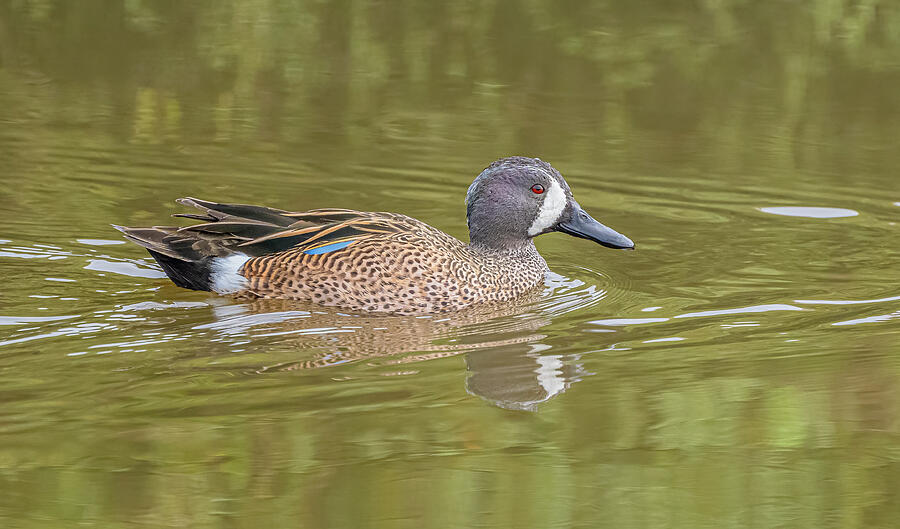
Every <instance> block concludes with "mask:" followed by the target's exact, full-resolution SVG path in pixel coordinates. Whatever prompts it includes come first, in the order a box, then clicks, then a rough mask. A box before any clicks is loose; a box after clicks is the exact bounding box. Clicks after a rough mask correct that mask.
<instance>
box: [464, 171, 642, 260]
mask: <svg viewBox="0 0 900 529" xmlns="http://www.w3.org/2000/svg"><path fill="white" fill-rule="evenodd" d="M466 219H467V222H468V224H469V239H470V241H471V242H472V244H476V245H479V246H487V247H491V248H497V249H507V248H508V249H514V248H517V247H520V246H522V245H523V244H527V243H528V242H529V241H531V239H533V238H534V237H536V236H538V235H541V234H542V233H547V232H551V231H560V232H563V233H568V234H569V235H573V236H575V237H581V238H583V239H590V240H592V241H594V242H597V243H599V244H602V245H603V246H606V247H608V248H619V249H634V243H633V242H631V239H629V238H628V237H626V236H624V235H622V234H621V233H618V232H617V231H615V230H613V229H611V228H608V227H606V226H604V225H603V224H600V223H599V222H597V220H595V219H594V218H593V217H591V216H590V215H588V214H587V212H586V211H584V209H582V208H581V206H580V205H579V204H578V202H576V201H575V199H574V198H573V197H572V191H571V190H570V189H569V184H568V183H566V180H565V178H563V177H562V175H561V174H559V171H557V170H556V169H554V168H553V166H551V165H550V164H549V163H547V162H545V161H542V160H540V159H539V158H526V157H523V156H512V157H509V158H502V159H500V160H497V161H496V162H494V163H492V164H491V165H489V166H488V167H487V168H486V169H485V170H484V171H482V172H481V174H480V175H478V177H477V178H475V181H474V182H472V185H471V186H469V192H468V193H467V194H466Z"/></svg>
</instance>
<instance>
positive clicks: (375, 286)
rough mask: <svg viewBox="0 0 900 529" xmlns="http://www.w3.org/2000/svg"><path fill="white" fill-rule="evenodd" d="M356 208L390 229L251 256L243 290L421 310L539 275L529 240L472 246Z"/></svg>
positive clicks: (525, 285)
mask: <svg viewBox="0 0 900 529" xmlns="http://www.w3.org/2000/svg"><path fill="white" fill-rule="evenodd" d="M359 214H360V216H366V217H368V218H371V217H373V216H377V217H378V219H379V220H380V221H381V222H382V226H385V225H389V226H390V227H391V228H393V229H392V230H391V231H389V232H386V231H384V230H382V231H380V232H377V233H367V234H365V235H364V236H360V237H358V238H357V239H356V240H355V242H354V243H353V244H351V245H350V246H349V247H347V248H344V249H341V250H336V251H332V252H329V253H325V254H321V255H307V254H305V253H303V249H302V248H292V249H289V250H287V251H284V252H280V253H277V254H271V255H264V256H260V257H256V258H253V259H251V260H249V261H248V262H247V263H246V264H245V265H244V267H243V268H242V270H241V274H242V275H244V276H245V277H246V278H247V279H248V280H249V285H248V288H247V291H246V292H244V293H243V294H245V295H252V296H257V297H261V298H280V299H297V300H303V301H311V302H314V303H318V304H321V305H326V306H339V307H343V308H346V309H347V310H351V311H365V312H387V313H393V314H428V313H437V312H447V311H455V310H459V309H462V308H465V307H468V306H471V305H473V304H476V303H482V302H486V301H508V300H511V299H514V298H517V297H519V296H520V295H522V294H523V293H524V292H526V291H528V290H531V289H533V288H535V287H536V286H538V285H540V284H542V282H543V277H544V272H545V271H546V270H547V264H546V262H545V261H544V260H543V258H541V256H540V255H539V254H538V253H537V250H536V249H535V248H534V245H533V244H530V241H529V244H525V245H523V246H522V247H521V248H518V249H516V250H514V251H506V252H500V251H493V250H488V249H478V248H472V247H470V246H468V245H466V244H464V243H462V242H461V241H459V240H457V239H455V238H453V237H451V236H449V235H447V234H446V233H444V232H442V231H440V230H437V229H435V228H433V227H431V226H429V225H427V224H425V223H423V222H421V221H418V220H416V219H413V218H411V217H407V216H405V215H399V214H380V213H370V212H366V213H359Z"/></svg>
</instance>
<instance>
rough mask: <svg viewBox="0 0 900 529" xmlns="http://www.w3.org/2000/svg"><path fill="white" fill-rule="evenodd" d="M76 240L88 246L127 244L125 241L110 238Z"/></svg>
mask: <svg viewBox="0 0 900 529" xmlns="http://www.w3.org/2000/svg"><path fill="white" fill-rule="evenodd" d="M75 242H78V243H81V244H86V245H88V246H113V245H117V244H125V241H116V240H110V239H75Z"/></svg>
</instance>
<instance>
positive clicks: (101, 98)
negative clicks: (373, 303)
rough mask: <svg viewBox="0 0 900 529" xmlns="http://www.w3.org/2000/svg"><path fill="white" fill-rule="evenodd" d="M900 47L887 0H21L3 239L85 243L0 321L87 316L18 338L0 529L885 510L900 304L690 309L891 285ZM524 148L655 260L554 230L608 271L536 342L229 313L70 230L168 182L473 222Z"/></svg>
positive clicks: (31, 265) (227, 193) (167, 196)
mask: <svg viewBox="0 0 900 529" xmlns="http://www.w3.org/2000/svg"><path fill="white" fill-rule="evenodd" d="M898 57H900V9H898V7H897V5H896V2H893V1H889V0H881V1H878V0H864V1H857V0H820V1H815V2H806V3H790V2H779V3H771V2H751V1H746V0H718V1H700V2H692V3H690V2H689V3H684V2H682V3H678V2H662V1H651V2H613V1H601V2H576V1H564V2H559V1H549V0H547V1H543V0H529V1H527V2H513V1H507V0H489V1H483V2H452V3H446V4H439V3H435V2H424V1H422V2H411V1H406V2H403V1H400V2H376V1H371V2H367V1H355V2H353V1H349V0H345V1H333V2H322V1H299V2H286V1H279V0H266V1H260V0H244V1H240V2H232V1H202V2H177V1H166V2H158V1H140V0H128V1H100V0H90V1H79V2H72V1H63V0H58V1H53V0H40V1H39V0H9V1H4V2H0V183H2V184H3V186H2V189H0V215H2V218H3V220H4V222H3V223H2V226H0V238H2V239H4V240H10V241H12V242H11V243H9V244H6V243H4V244H3V247H4V248H6V247H7V246H10V247H12V246H24V247H27V248H31V249H34V248H36V246H35V245H37V244H55V245H57V246H59V248H60V250H59V253H57V254H53V255H51V257H61V258H62V259H59V260H53V261H51V260H49V259H48V258H45V257H46V256H45V257H41V258H33V259H32V258H29V259H26V258H23V257H22V256H21V254H22V253H23V252H22V251H19V250H8V249H4V250H3V251H5V252H8V253H11V254H14V256H13V257H9V256H8V255H5V256H3V257H0V259H3V260H2V261H0V273H2V274H0V275H2V276H3V277H4V279H5V281H4V286H3V288H2V289H0V315H3V316H23V317H37V316H74V318H72V319H69V320H59V321H57V322H47V323H42V324H35V325H34V326H32V327H27V326H24V325H22V326H18V327H14V328H13V327H2V328H0V341H3V340H6V339H13V340H19V339H23V338H26V339H28V341H20V342H17V343H14V344H10V345H4V346H0V373H2V374H3V377H4V378H3V380H4V384H3V386H2V387H0V403H2V406H0V492H2V494H0V524H2V525H3V526H5V527H7V526H8V527H23V528H47V527H71V526H73V525H75V524H85V525H97V526H102V527H111V528H113V527H134V526H148V527H160V526H175V527H177V526H182V527H258V526H271V527H416V528H420V527H442V528H443V527H480V526H485V527H494V526H496V527H542V528H543V527H591V528H594V527H610V528H617V529H618V528H624V527H679V528H681V527H683V528H691V529H694V528H698V527H714V528H720V527H748V526H753V527H766V528H768V527H815V528H822V527H860V528H872V527H894V526H896V524H897V520H898V519H900V498H898V494H897V490H898V489H900V488H898V476H900V413H898V410H900V390H898V388H900V362H898V357H897V353H896V351H897V346H898V345H900V341H898V338H897V332H896V325H897V324H896V321H897V320H896V317H894V316H892V315H895V314H896V311H897V310H898V307H897V304H896V302H895V301H890V300H888V301H886V302H880V303H877V304H862V305H858V306H857V305H853V306H847V307H844V306H839V305H802V308H804V310H803V311H786V312H783V313H748V314H738V315H734V316H728V317H724V318H723V317H716V316H710V317H703V318H680V319H679V318H677V316H679V315H683V314H690V313H698V312H703V311H714V310H730V309H734V308H739V307H750V306H759V305H768V304H772V305H774V304H792V303H794V301H795V300H797V299H801V300H878V299H888V298H890V297H891V296H896V295H897V292H896V290H892V289H896V285H897V284H900V277H898V272H897V267H896V251H895V247H896V244H895V241H896V227H895V225H894V224H891V223H895V222H896V221H897V214H898V212H900V210H898V208H897V207H896V206H895V205H893V203H894V202H897V201H900V187H898V182H900V180H898V178H897V174H896V172H897V167H900V151H898V149H897V137H898V133H900V130H898V125H897V124H898V123H900V90H897V86H898V81H900V62H898V60H897V58H898ZM512 153H521V154H531V155H539V156H541V157H543V158H546V159H548V160H551V161H553V163H554V164H556V165H557V166H559V167H560V169H561V170H563V172H564V173H566V175H567V177H568V179H569V181H570V182H572V185H573V189H574V191H575V193H576V196H577V197H578V198H579V201H580V202H581V203H582V204H583V205H585V207H586V208H587V209H590V210H600V211H602V212H604V214H603V215H602V216H601V218H603V219H604V221H605V222H609V223H610V224H611V225H614V226H623V227H626V226H627V227H628V233H629V234H630V235H631V234H632V233H633V234H634V236H635V239H636V240H638V241H639V247H640V248H641V249H640V250H639V251H638V252H634V255H629V256H608V255H607V254H597V253H591V252H590V251H589V250H586V249H585V248H584V247H583V246H577V245H573V244H571V242H568V241H562V240H561V239H553V238H552V237H548V238H547V239H546V240H543V241H541V243H540V244H541V245H542V249H543V250H544V251H545V254H546V255H547V257H548V261H550V262H551V265H552V266H553V267H554V268H560V267H565V266H569V267H571V268H570V269H568V270H566V272H567V275H569V276H571V277H574V278H577V279H580V280H582V281H585V282H586V283H587V284H588V285H599V286H598V289H604V288H605V289H607V290H608V292H605V293H604V295H603V296H595V298H596V299H594V298H592V299H593V301H590V302H584V304H583V305H580V306H579V307H578V308H576V310H573V311H569V312H564V311H559V312H557V313H550V314H549V315H548V314H542V315H539V316H538V317H534V318H530V319H529V318H525V319H516V318H515V314H512V315H504V317H506V318H509V319H508V320H507V319H504V320H502V325H508V324H509V322H510V321H513V322H518V323H520V324H521V327H516V326H502V327H501V328H499V330H498V327H497V326H500V325H501V324H498V323H496V322H495V321H490V322H484V321H481V320H479V321H477V322H468V326H466V324H465V322H464V323H462V324H460V323H459V322H452V323H449V324H440V323H434V322H425V323H420V324H415V323H410V322H403V321H400V322H396V321H395V322H392V323H390V324H382V323H380V322H365V324H363V325H359V327H361V328H362V329H363V330H362V331H357V332H355V333H353V334H352V335H351V334H348V335H346V336H339V337H337V338H334V336H331V337H328V336H326V337H325V338H323V337H321V336H315V337H311V338H309V339H308V340H306V341H303V340H301V339H297V338H296V336H292V337H290V338H284V337H278V336H261V334H262V331H259V332H256V331H252V332H247V333H246V334H235V335H229V334H228V333H227V332H225V331H223V330H222V329H221V328H217V329H213V330H212V331H210V330H209V326H210V325H214V324H216V323H221V322H222V321H223V320H225V319H227V318H225V317H223V316H221V315H220V314H217V313H216V310H217V309H218V310H219V311H222V312H225V311H227V310H228V309H229V308H233V305H230V304H228V303H227V302H226V303H224V304H223V305H216V306H213V307H206V306H203V304H204V303H207V301H208V300H207V299H206V298H202V297H199V298H198V297H197V295H196V294H193V293H187V292H181V291H177V290H175V289H173V288H171V287H168V286H161V285H162V284H163V283H162V282H160V281H155V280H153V279H152V278H146V277H132V276H127V275H122V274H116V273H109V274H108V275H101V274H98V273H97V272H96V270H91V269H87V268H85V265H86V262H87V260H88V259H104V260H107V261H110V262H116V263H121V262H127V261H126V260H128V259H132V260H136V259H139V258H143V255H142V254H141V252H140V251H139V249H137V248H130V247H125V246H122V247H119V246H114V247H109V248H106V247H104V248H103V249H102V251H100V252H96V253H90V251H91V250H95V251H96V250H97V249H96V248H92V247H91V248H88V247H84V246H79V245H77V244H76V243H75V242H73V241H75V240H76V239H77V238H98V239H113V238H115V237H116V235H115V232H113V231H112V230H110V229H108V228H107V224H108V223H111V222H116V223H122V224H142V223H148V222H149V223H153V222H159V219H161V218H163V216H164V214H166V213H168V212H174V211H175V209H174V206H173V205H172V200H173V199H174V198H176V197H179V196H183V195H201V196H206V197H208V198H211V199H216V200H223V201H224V200H240V201H246V202H256V203H267V204H271V205H273V206H282V207H289V208H292V209H302V208H312V207H325V206H341V207H355V208H359V209H365V208H371V209H378V210H397V211H403V212H405V213H409V214H413V215H416V216H418V217H420V218H423V219H424V220H426V221H428V222H430V223H432V224H435V225H437V226H439V227H441V228H442V229H446V230H447V231H449V232H451V233H453V234H454V235H458V236H464V234H465V223H464V210H463V207H462V198H463V195H464V192H465V186H466V185H468V183H469V182H470V181H471V178H472V177H473V176H474V175H475V174H477V172H478V171H479V170H480V169H481V167H483V166H484V165H486V164H487V163H488V162H490V161H491V160H493V159H495V158H497V157H499V156H501V155H506V154H512ZM769 206H821V207H844V208H849V209H853V210H854V211H858V212H860V215H859V216H858V217H854V218H851V219H833V220H828V221H821V220H811V219H800V220H797V219H789V218H785V217H776V216H772V215H768V214H766V213H763V212H761V211H760V210H759V208H761V207H769ZM17 252H18V253H17ZM48 255H49V254H48ZM138 264H140V265H142V266H145V265H146V263H145V262H141V261H138ZM45 277H51V278H52V277H61V278H68V279H74V280H75V283H69V284H64V283H55V282H48V281H45V280H44V278H45ZM120 291H121V292H120ZM35 294H37V295H44V296H57V297H55V298H33V297H29V296H33V295H35ZM69 297H71V298H77V299H75V300H68V301H62V300H61V298H69ZM148 300H149V301H153V302H157V303H160V304H163V308H161V309H160V308H158V307H157V308H156V309H153V310H150V309H147V310H137V309H133V310H125V309H122V307H123V306H128V305H133V304H138V303H144V302H147V301H148ZM174 301H178V302H185V303H194V304H195V305H193V306H189V305H185V306H182V307H181V308H178V307H175V306H171V305H172V302H174ZM197 305H200V306H199V307H198V306H197ZM185 307H186V308H185ZM192 307H193V308H192ZM222 307H224V309H223V308H222ZM649 307H659V309H658V310H655V311H652V312H648V313H644V312H642V309H645V308H649ZM41 309H47V310H46V311H42V310H41ZM249 310H250V311H251V312H252V311H253V310H255V309H253V308H250V309H249ZM278 310H285V309H278ZM103 311H107V312H103ZM258 312H260V313H266V312H272V309H259V310H258ZM109 313H112V316H110V315H109ZM113 316H114V317H113ZM126 316H127V317H126ZM870 316H885V317H886V319H884V320H883V321H881V322H873V323H864V324H860V325H852V326H833V325H832V324H833V323H835V322H841V321H844V322H846V321H851V320H854V319H859V318H865V317H870ZM651 317H653V318H659V321H657V322H656V323H647V324H635V325H628V326H621V327H609V328H607V327H604V326H602V325H599V324H596V323H591V322H596V321H602V320H613V319H624V318H627V319H636V318H651ZM333 318H334V315H327V318H319V319H316V320H313V319H312V318H310V319H305V320H299V321H294V322H287V323H277V324H272V325H271V326H269V327H266V328H265V329H264V331H266V332H284V333H286V332H292V331H295V330H297V328H299V329H301V330H302V329H304V328H311V327H322V326H327V325H333V324H334V321H333ZM323 320H324V321H323ZM313 321H315V324H313ZM343 323H344V324H347V325H349V324H348V323H347V322H346V321H345V322H343ZM356 323H359V322H356ZM94 324H96V325H100V324H103V325H108V326H109V327H103V328H101V327H97V329H98V330H96V331H90V330H89V328H87V327H77V326H78V325H94ZM480 325H481V326H480ZM203 326H207V327H203ZM726 326H728V327H726ZM382 327H385V328H388V329H389V331H390V332H389V333H388V334H387V335H386V337H380V336H379V335H378V334H377V333H378V332H381V331H378V330H376V329H379V328H382ZM29 328H30V329H31V330H28V329H29ZM23 329H24V330H23ZM73 329H74V330H73ZM86 329H88V330H86ZM224 329H225V330H226V331H227V330H229V329H230V330H233V327H232V326H225V327H224ZM57 331H58V332H62V333H63V334H60V335H57V336H47V337H45V336H43V335H44V334H45V333H53V332H57ZM596 331H612V332H596ZM66 332H68V334H66ZM79 333H80V334H79ZM154 333H155V334H154ZM673 337H677V338H681V339H682V341H662V342H660V341H658V340H660V339H667V338H673ZM139 340H145V341H148V342H151V343H147V344H144V345H135V346H133V347H127V346H122V345H116V344H121V343H124V342H134V341H139ZM451 340H458V342H452V341H451ZM653 340H657V341H653ZM788 340H792V341H790V342H789V341H788ZM241 342H244V343H241ZM435 351H438V352H440V353H447V352H448V351H449V352H450V353H448V354H446V355H444V354H436V353H435ZM97 353H103V354H97ZM68 354H78V355H79V356H66V355H68ZM522 410H532V411H522Z"/></svg>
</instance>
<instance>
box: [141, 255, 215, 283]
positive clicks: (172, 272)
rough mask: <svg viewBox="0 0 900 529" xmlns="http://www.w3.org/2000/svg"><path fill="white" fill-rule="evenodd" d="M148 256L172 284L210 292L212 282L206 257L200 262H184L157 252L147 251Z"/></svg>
mask: <svg viewBox="0 0 900 529" xmlns="http://www.w3.org/2000/svg"><path fill="white" fill-rule="evenodd" d="M147 251H148V252H150V255H152V256H153V258H154V259H156V262H157V263H159V266H161V267H162V269H163V271H164V272H165V273H166V275H167V276H169V279H171V280H172V282H173V283H175V284H176V285H178V286H180V287H181V288H189V289H191V290H205V291H211V290H212V281H211V279H210V266H209V260H210V259H211V258H209V257H207V258H205V259H201V260H200V261H184V260H181V259H175V258H173V257H170V256H168V255H165V254H161V253H159V252H157V251H154V250H150V249H149V248H148V249H147Z"/></svg>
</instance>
